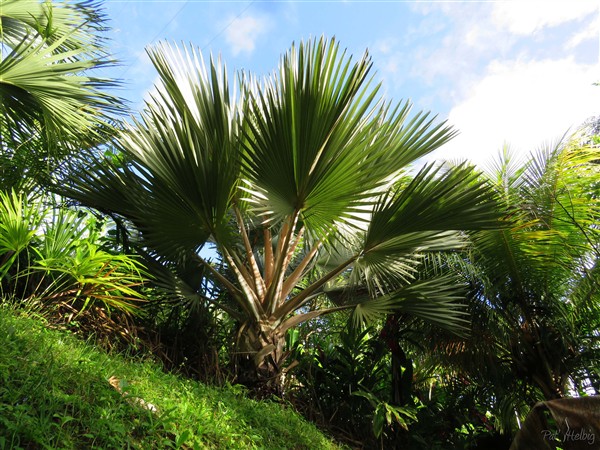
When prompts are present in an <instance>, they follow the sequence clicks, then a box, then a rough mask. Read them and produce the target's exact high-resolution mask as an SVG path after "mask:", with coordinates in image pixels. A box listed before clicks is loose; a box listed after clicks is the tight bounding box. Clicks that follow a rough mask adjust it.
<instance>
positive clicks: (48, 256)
mask: <svg viewBox="0 0 600 450" xmlns="http://www.w3.org/2000/svg"><path fill="white" fill-rule="evenodd" d="M102 234H103V230H102V224H101V223H98V222H97V221H96V219H95V218H94V217H93V216H91V215H89V214H87V213H84V212H81V211H79V212H78V211H74V210H68V209H66V208H62V209H57V208H55V207H53V206H52V205H51V204H46V203H45V200H44V199H42V198H37V199H27V198H25V197H24V196H23V195H18V194H16V193H14V191H13V192H12V193H10V194H7V193H3V192H0V283H1V284H0V293H1V295H2V297H3V298H6V299H10V300H11V301H13V302H15V303H17V304H22V305H25V306H28V307H37V308H40V309H41V310H42V311H44V312H45V313H48V314H52V313H53V311H54V310H55V309H58V310H59V311H61V313H63V314H65V315H70V316H71V317H73V315H74V314H75V315H79V314H81V313H83V312H84V311H86V310H87V309H88V308H90V307H91V306H94V307H102V308H105V309H106V310H107V312H108V313H110V311H111V310H112V309H117V310H119V311H121V312H128V313H131V312H134V311H135V309H136V303H139V302H140V301H141V299H142V296H141V293H140V290H139V287H140V285H141V284H142V283H143V282H144V276H145V270H144V268H143V266H142V265H141V264H140V263H139V262H138V261H137V260H136V259H134V258H132V257H130V256H127V255H123V254H113V253H111V252H109V251H108V249H107V248H105V249H103V248H102V246H103V244H104V243H106V242H105V241H103V237H102ZM65 308H66V309H65ZM59 314H60V313H59Z"/></svg>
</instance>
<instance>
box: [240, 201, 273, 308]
mask: <svg viewBox="0 0 600 450" xmlns="http://www.w3.org/2000/svg"><path fill="white" fill-rule="evenodd" d="M233 211H234V213H235V218H236V220H237V223H238V228H239V230H240V234H241V235H242V240H243V241H244V247H245V249H246V259H247V261H248V262H249V264H250V268H251V270H252V278H253V281H254V287H255V290H256V295H257V296H258V298H259V299H263V298H264V297H265V291H266V286H265V280H264V279H263V277H262V276H261V274H260V270H259V269H258V264H257V262H256V258H255V257H254V252H253V251H252V246H251V245H250V239H249V238H248V233H247V232H246V227H245V225H244V219H243V218H242V213H241V211H240V209H239V208H238V206H237V205H233Z"/></svg>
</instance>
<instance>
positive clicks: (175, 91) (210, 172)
mask: <svg viewBox="0 0 600 450" xmlns="http://www.w3.org/2000/svg"><path fill="white" fill-rule="evenodd" d="M149 54H150V57H151V59H152V61H153V63H154V65H155V67H156V69H157V70H158V73H159V75H160V84H159V86H158V87H157V89H156V90H155V91H154V93H153V94H152V95H151V99H150V100H149V101H148V103H147V106H146V109H145V111H144V112H143V113H142V116H141V119H139V120H135V121H134V123H133V124H132V125H130V126H128V127H127V130H126V131H125V132H124V133H123V134H122V136H121V137H120V138H119V140H118V148H119V149H120V151H121V152H122V154H123V161H125V162H126V163H125V164H121V165H116V164H114V163H113V162H112V161H109V160H100V161H96V162H93V163H91V164H89V165H88V166H87V167H85V168H82V167H78V168H77V172H74V173H73V174H72V175H71V176H70V178H69V183H67V187H65V188H63V192H64V193H66V194H67V195H70V196H72V197H74V198H76V199H78V200H79V201H81V202H82V203H84V204H87V205H89V206H92V207H95V208H98V209H100V210H103V211H108V212H111V213H114V214H116V215H119V216H122V217H125V218H127V219H128V220H130V221H131V222H133V224H135V226H136V227H137V228H138V229H139V231H140V232H141V236H142V240H141V245H142V246H143V247H144V248H145V249H146V251H148V254H150V255H153V256H154V257H155V258H156V259H157V260H160V261H162V262H163V263H164V262H165V261H171V262H175V263H177V262H179V263H180V264H181V263H182V261H190V260H193V261H195V262H196V263H197V264H198V271H202V273H203V274H204V275H205V276H206V277H210V278H211V279H212V280H213V281H214V283H215V285H217V286H219V287H220V288H221V289H222V292H226V293H227V295H228V297H229V298H231V299H234V300H235V303H236V306H235V307H230V306H227V305H226V304H223V303H220V304H221V305H222V306H223V307H224V308H225V309H226V310H227V311H228V312H230V313H231V314H232V315H234V317H236V318H237V319H239V320H240V321H241V322H242V323H243V326H242V330H243V333H241V334H242V339H241V340H242V343H243V345H244V347H245V351H246V352H248V353H251V354H254V361H255V363H256V366H257V367H258V368H263V369H265V370H267V371H268V372H272V370H273V368H275V369H279V365H280V362H281V361H280V359H281V356H282V347H283V340H282V337H283V336H284V335H285V332H286V330H287V329H289V328H290V327H292V326H295V325H297V324H298V323H301V322H302V321H304V320H308V319H310V318H313V317H316V316H318V315H321V314H324V313H327V312H331V311H334V310H338V309H349V308H352V309H353V311H354V316H355V319H356V320H357V322H360V321H362V320H365V319H372V318H375V317H378V316H379V315H381V314H385V313H387V312H389V311H390V310H391V309H394V308H402V307H403V306H404V307H405V308H407V309H408V310H410V312H412V313H413V314H417V315H421V316H422V317H424V318H427V319H429V320H433V321H437V323H438V324H441V325H445V326H450V327H456V326H457V325H458V324H459V322H460V320H461V317H462V316H461V311H460V310H459V309H457V308H456V305H455V300H456V298H457V297H456V296H457V292H458V291H457V285H456V283H455V282H454V281H452V280H450V279H448V278H439V279H431V280H426V281H418V282H417V281H415V279H416V272H417V269H418V265H419V262H420V259H421V257H422V256H423V255H424V254H426V253H427V252H438V251H444V250H457V249H460V248H462V247H463V246H464V244H465V238H464V236H463V234H462V233H461V232H460V231H459V230H465V229H472V230H474V229H481V228H490V227H497V226H498V221H497V219H498V213H497V208H496V203H495V200H494V194H493V193H492V191H491V190H490V189H489V188H488V187H487V185H485V184H484V183H483V182H481V181H480V180H479V177H478V175H477V174H476V173H474V172H473V171H472V170H471V168H469V167H467V166H464V165H463V166H458V167H455V168H452V169H450V170H445V171H440V170H439V169H434V168H433V167H432V166H427V167H424V168H423V169H421V170H420V171H419V172H418V173H417V174H416V175H415V176H414V177H408V176H407V172H406V169H407V167H408V165H409V164H410V163H412V162H414V161H415V160H417V159H418V158H420V157H422V156H424V155H426V154H428V153H430V152H431V151H433V150H435V149H436V148H438V147H439V146H441V145H442V144H444V143H445V142H447V141H448V140H449V139H450V138H451V137H452V136H453V135H454V132H453V131H452V129H450V128H449V127H447V126H445V125H444V124H436V123H435V118H431V117H430V116H429V114H426V113H418V114H416V115H412V116H411V115H410V109H411V105H410V103H409V102H402V103H400V104H398V105H397V106H392V105H390V104H388V103H386V102H384V101H383V100H381V98H380V97H379V96H378V90H379V86H377V85H373V79H372V76H370V75H369V72H370V69H371V60H370V58H369V56H368V54H365V55H364V56H363V57H362V58H361V59H360V60H358V61H357V62H354V61H353V60H352V58H351V57H349V56H347V55H346V53H345V52H342V51H340V48H339V45H338V44H337V43H336V42H335V41H334V40H331V41H327V40H325V39H320V40H312V41H310V42H308V43H301V44H300V45H298V46H293V47H292V48H291V50H290V51H289V52H288V53H287V54H285V55H284V56H283V58H282V60H281V62H280V67H279V71H278V72H277V73H276V74H274V75H272V76H271V77H270V78H268V79H266V80H265V81H263V82H262V83H260V82H258V81H257V80H255V79H253V78H252V77H251V76H250V75H248V74H240V76H239V84H240V89H239V90H238V95H237V96H236V95H234V94H233V93H232V90H231V89H230V85H229V81H228V79H227V76H226V70H225V68H224V67H223V65H222V64H221V63H220V62H218V61H215V60H213V59H211V60H210V63H209V64H205V63H204V62H203V60H202V57H201V55H200V54H199V53H197V52H195V51H194V50H192V49H183V50H182V49H179V48H176V47H175V48H174V47H171V46H169V45H166V44H163V45H160V46H158V47H156V48H154V49H151V50H150V51H149ZM209 243H210V244H212V245H214V247H215V250H216V252H217V254H218V255H219V261H220V262H221V266H220V267H218V266H215V265H213V264H211V263H210V262H209V261H208V260H207V259H206V258H203V257H201V256H200V254H199V250H200V249H201V248H202V247H203V246H205V245H207V244H209ZM363 287H364V289H363ZM332 288H334V289H332ZM326 291H330V292H334V294H332V295H331V296H330V298H331V299H333V300H335V304H331V305H330V307H327V308H308V307H306V306H307V305H308V304H309V302H310V301H311V299H313V298H315V297H316V296H318V295H320V294H322V293H324V292H326ZM208 300H210V301H214V302H219V301H220V299H219V298H216V297H215V298H211V299H208Z"/></svg>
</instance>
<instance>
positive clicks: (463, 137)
mask: <svg viewBox="0 0 600 450" xmlns="http://www.w3.org/2000/svg"><path fill="white" fill-rule="evenodd" d="M104 8H105V12H106V13H107V15H108V17H109V19H110V25H111V26H112V28H113V29H112V31H111V32H110V33H109V36H110V38H111V39H112V43H111V49H112V51H113V53H114V55H115V57H116V58H117V59H119V60H120V61H121V64H122V65H121V67H119V68H118V69H117V70H114V71H113V72H112V73H111V75H113V76H116V77H119V78H123V79H124V80H125V82H126V83H127V84H126V87H125V89H124V90H123V91H122V92H121V95H122V96H124V97H125V98H127V99H129V100H130V101H132V102H133V105H134V108H136V109H140V108H141V106H142V99H143V98H144V95H145V93H146V92H147V91H148V90H149V89H151V87H152V85H153V83H154V82H155V81H156V74H155V71H154V69H153V67H152V65H151V63H150V61H149V60H148V58H147V56H146V55H145V52H144V48H145V47H146V46H147V45H152V44H153V43H156V42H158V41H161V40H168V41H171V42H175V43H179V44H182V43H186V44H187V43H191V44H193V45H194V46H196V47H198V48H200V49H202V51H203V53H204V54H205V55H207V54H209V53H211V52H212V53H213V54H215V55H219V54H220V55H221V56H222V58H223V60H224V61H225V62H226V64H227V66H228V68H229V70H230V72H231V71H233V70H238V69H243V70H248V71H251V72H253V73H255V74H258V75H261V74H267V73H270V72H271V71H273V70H274V69H275V68H276V67H277V64H278V61H279V57H280V55H281V54H282V53H284V52H285V51H286V50H287V49H288V48H289V47H290V45H291V43H292V42H299V41H301V40H305V39H308V38H311V37H319V36H321V35H325V36H327V37H333V36H335V37H336V39H337V40H338V41H339V42H340V44H341V46H342V47H344V48H347V49H348V51H349V53H351V54H353V55H355V57H359V56H360V55H362V53H363V52H364V51H365V50H366V49H368V50H369V52H370V54H371V55H372V57H373V62H374V69H375V70H376V75H375V76H376V79H377V80H379V81H381V82H382V83H383V92H384V95H385V97H386V98H388V99H391V100H395V101H400V100H402V99H406V98H410V99H412V101H413V102H414V104H415V110H421V109H425V110H430V111H432V112H433V113H435V114H438V115H439V117H440V118H441V119H448V121H449V122H450V123H451V124H452V125H453V126H455V127H456V128H458V130H459V131H460V135H459V136H458V137H457V138H455V139H454V140H453V141H452V142H451V143H449V144H447V145H446V146H445V147H443V148H442V149H440V150H438V152H436V154H435V155H434V156H435V157H436V158H438V159H444V158H447V159H456V158H469V159H471V160H474V161H475V162H478V163H481V162H484V161H486V160H489V158H490V155H493V154H495V153H497V151H498V150H499V149H500V148H501V147H502V145H503V144H504V143H505V142H507V143H510V144H511V146H512V147H513V148H514V149H515V150H516V151H519V152H522V153H524V152H528V151H530V150H535V149H536V148H538V147H539V146H540V145H542V144H544V143H547V142H550V141H553V140H555V139H557V138H558V137H560V136H561V135H562V134H563V133H565V132H566V131H567V130H569V129H570V128H571V129H573V127H576V126H578V125H579V124H581V123H582V122H583V121H585V120H586V119H587V118H589V117H591V116H600V86H594V85H593V83H595V82H600V62H599V53H600V50H599V44H600V20H599V15H600V0H562V1H553V0H545V1H537V0H512V1H418V2H417V1H351V0H349V1H316V0H315V1H308V0H306V1H276V0H274V1H260V0H257V1H203V0H188V1H149V0H146V1H133V0H105V1H104Z"/></svg>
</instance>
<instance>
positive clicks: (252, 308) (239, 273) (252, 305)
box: [221, 249, 264, 320]
mask: <svg viewBox="0 0 600 450" xmlns="http://www.w3.org/2000/svg"><path fill="white" fill-rule="evenodd" d="M221 252H222V254H223V256H224V257H225V259H226V261H227V263H228V264H229V267H230V268H231V270H232V271H233V273H234V274H235V277H236V278H237V280H238V283H239V284H240V286H241V288H242V292H243V294H244V295H243V296H242V297H241V299H242V301H244V302H245V303H246V304H247V305H248V307H247V310H248V311H249V312H250V313H251V315H252V317H254V318H255V319H256V320H260V319H261V317H263V316H264V311H263V308H262V304H261V302H260V301H259V299H258V297H257V295H256V292H254V290H253V289H252V285H251V282H248V280H246V278H245V276H244V273H246V274H247V273H248V271H247V269H246V268H245V267H243V266H242V265H241V263H239V264H240V266H241V267H238V262H236V260H234V258H233V257H232V256H231V254H230V253H229V252H228V251H227V249H222V250H221Z"/></svg>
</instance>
